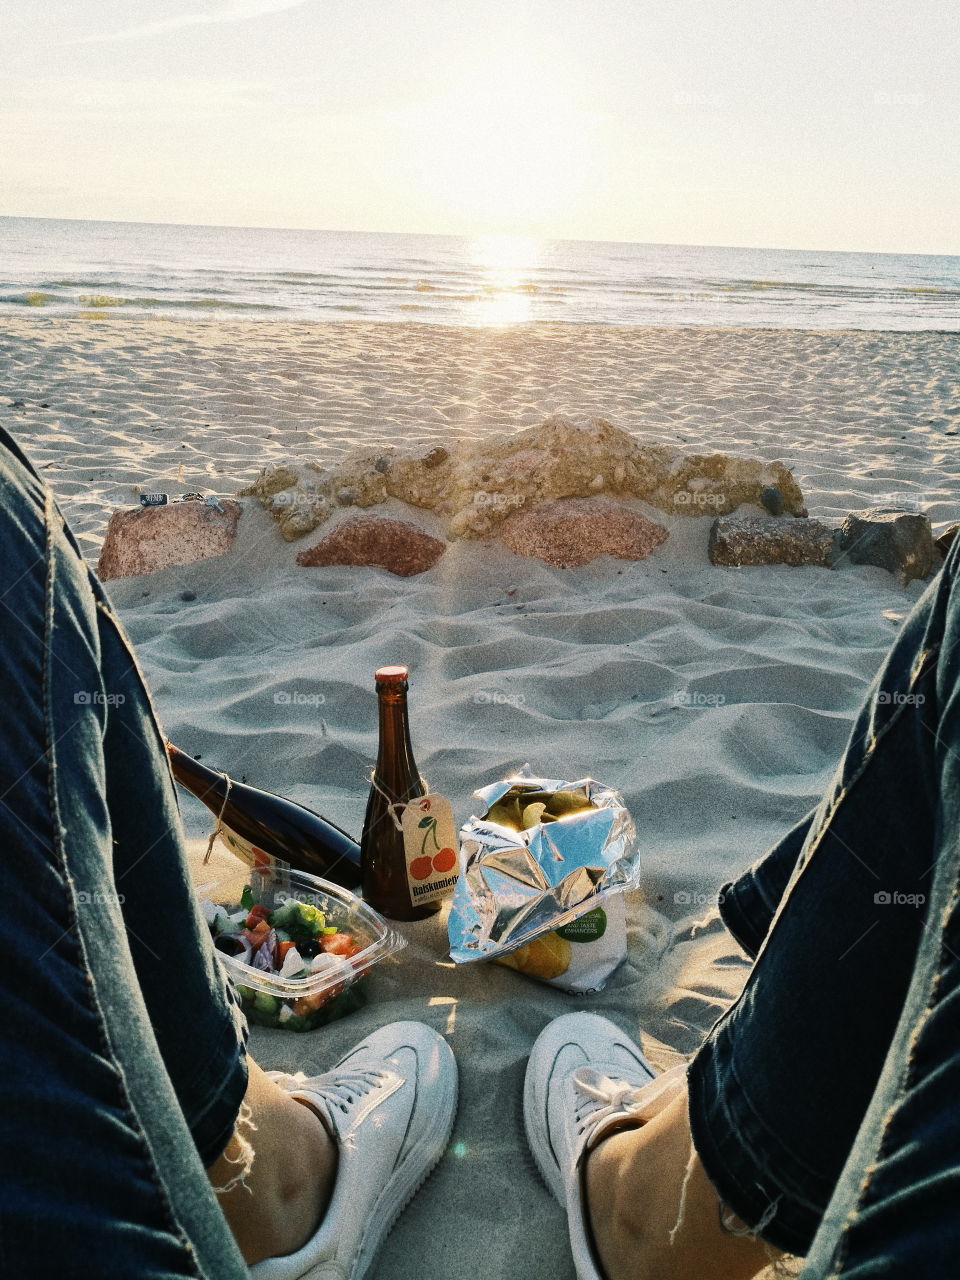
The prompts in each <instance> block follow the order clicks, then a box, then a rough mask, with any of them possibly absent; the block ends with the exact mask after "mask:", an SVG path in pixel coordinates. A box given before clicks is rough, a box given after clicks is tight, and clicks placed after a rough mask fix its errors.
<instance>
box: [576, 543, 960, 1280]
mask: <svg viewBox="0 0 960 1280" xmlns="http://www.w3.org/2000/svg"><path fill="white" fill-rule="evenodd" d="M957 571H958V549H957V548H954V550H953V552H952V553H951V555H950V556H949V557H948V560H947V562H946V564H945V566H944V569H943V571H942V573H941V575H940V576H939V577H938V579H937V580H936V581H935V582H934V583H932V584H931V586H930V587H929V588H928V590H927V592H926V593H925V594H924V596H923V597H922V599H921V600H920V601H919V602H918V604H917V606H916V608H915V609H914V611H913V612H912V614H911V616H910V618H909V619H908V620H907V622H906V624H905V626H904V628H903V630H902V632H901V634H900V636H899V637H898V640H897V643H896V644H895V645H894V647H893V649H892V651H891V654H890V656H889V657H888V659H887V661H886V662H885V664H884V666H883V667H882V669H881V671H880V673H879V674H878V677H877V679H876V680H875V682H874V684H873V686H872V688H871V692H870V695H869V697H868V699H867V702H866V705H865V706H864V708H863V710H862V711H861V713H860V715H859V716H858V718H857V721H856V723H855V725H854V728H853V732H852V734H851V738H850V742H849V744H848V747H847V749H846V752H845V754H844V757H843V759H842V761H841V764H840V766H839V768H838V770H837V773H836V776H835V778H834V780H833V783H832V784H831V786H830V787H829V788H828V790H827V793H826V794H825V796H824V798H823V800H822V802H821V804H820V806H819V807H818V809H817V810H816V811H815V812H814V814H812V815H810V817H809V818H808V819H807V820H805V822H804V823H803V824H801V825H800V827H798V828H795V830H794V832H793V833H791V836H790V837H788V838H787V839H786V841H785V842H784V843H783V845H782V846H780V847H779V853H780V856H778V857H777V858H775V859H774V860H773V861H772V863H770V864H769V866H768V868H767V870H769V871H770V872H771V875H770V876H769V877H768V878H767V881H766V883H763V876H764V867H763V864H761V866H760V867H759V868H755V869H754V874H753V875H751V876H750V877H748V879H747V880H746V881H744V882H741V885H740V886H734V889H737V888H738V887H739V888H742V889H744V890H745V892H743V893H740V894H739V895H738V894H737V893H734V894H732V895H731V897H730V901H729V902H728V903H727V904H726V905H727V906H728V911H727V912H726V913H725V914H726V916H727V918H728V922H730V923H731V924H732V927H733V930H734V932H735V933H738V935H739V936H740V937H741V940H742V941H743V942H744V944H745V945H746V946H747V947H748V949H752V947H754V946H756V947H757V948H758V956H757V960H756V963H755V965H754V969H753V971H752V974H751V976H750V979H749V980H748V983H747V985H746V987H745V989H744V993H743V995H742V996H741V998H740V1000H738V1001H737V1003H736V1004H735V1005H734V1006H733V1007H732V1009H731V1010H729V1011H728V1012H727V1013H726V1014H725V1015H724V1017H723V1018H722V1019H721V1020H720V1022H719V1023H718V1024H717V1026H716V1027H715V1028H714V1029H713V1031H712V1032H711V1034H710V1036H709V1037H708V1040H707V1041H706V1043H705V1045H704V1046H703V1047H702V1048H701V1050H700V1052H699V1053H698V1054H697V1056H696V1058H695V1059H694V1061H693V1063H692V1064H691V1067H690V1070H689V1076H688V1088H689V1099H688V1101H687V1102H685V1101H684V1099H683V1098H682V1096H681V1097H680V1098H678V1099H673V1100H672V1101H671V1104H670V1105H669V1106H665V1105H663V1102H665V1101H666V1099H661V1103H660V1104H659V1109H658V1110H657V1111H656V1113H655V1114H651V1115H644V1116H643V1117H642V1118H643V1120H644V1121H645V1123H644V1124H643V1126H642V1127H634V1128H632V1129H629V1130H627V1131H625V1132H623V1133H621V1134H617V1135H614V1136H609V1137H607V1138H606V1139H605V1140H604V1141H601V1142H600V1143H599V1145H596V1147H595V1149H594V1150H593V1151H592V1152H591V1153H590V1154H589V1155H584V1156H583V1164H584V1168H585V1175H584V1184H585V1185H584V1188H583V1192H582V1195H583V1197H584V1199H586V1201H587V1205H586V1209H587V1213H588V1219H589V1220H590V1221H591V1224H592V1227H593V1231H594V1240H593V1243H594V1250H595V1252H594V1255H593V1263H594V1264H596V1266H597V1267H598V1268H599V1267H600V1266H601V1265H602V1266H604V1267H605V1268H606V1275H607V1277H608V1280H620V1277H621V1276H623V1277H626V1276H628V1275H629V1276H633V1275H637V1274H639V1275H644V1277H646V1276H647V1275H649V1276H656V1275H659V1274H669V1275H671V1276H672V1277H674V1280H682V1277H683V1276H685V1275H688V1274H689V1275H691V1276H693V1275H696V1276H697V1277H698V1278H699V1280H708V1278H709V1277H720V1276H724V1277H726V1276H739V1275H750V1274H752V1273H753V1271H755V1270H757V1269H759V1267H760V1266H762V1265H763V1261H764V1256H763V1254H762V1253H760V1252H756V1253H755V1254H754V1256H753V1257H750V1256H747V1255H745V1254H744V1252H743V1249H742V1245H743V1241H742V1239H741V1238H738V1236H737V1235H736V1234H735V1232H738V1231H741V1230H745V1231H747V1232H752V1233H754V1234H757V1235H762V1237H763V1240H764V1241H768V1242H771V1243H772V1244H773V1245H774V1246H776V1247H777V1248H779V1249H784V1250H787V1251H790V1252H798V1253H804V1252H806V1250H807V1248H808V1247H809V1245H810V1242H811V1240H812V1238H813V1236H814V1234H815V1232H816V1230H817V1227H818V1225H819V1223H820V1221H821V1219H822V1218H823V1215H824V1211H825V1209H826V1205H827V1203H828V1201H829V1200H830V1197H831V1193H832V1192H833V1189H834V1187H835V1186H836V1184H837V1181H838V1179H839V1177H840V1173H841V1170H842V1169H843V1167H844V1164H845V1162H846V1160H847V1158H848V1156H849V1154H850V1152H851V1150H852V1149H853V1148H854V1145H855V1140H856V1137H857V1131H858V1129H859V1128H860V1124H861V1121H862V1119H863V1116H864V1114H865V1112H866V1111H867V1108H868V1106H869V1105H870V1101H871V1097H872V1096H873V1094H874V1091H875V1090H876V1088H877V1082H878V1080H879V1078H880V1074H881V1069H882V1068H883V1064H884V1060H885V1059H886V1057H887V1052H888V1049H889V1046H890V1043H891V1040H892V1038H893V1036H894V1033H895V1030H896V1028H897V1024H898V1020H899V1019H900V1015H901V1011H902V1010H903V1007H904V1002H905V999H906V995H907V991H908V988H909V986H910V983H911V978H912V975H913V973H914V969H915V966H916V964H917V955H918V947H919V944H920V939H921V936H922V934H923V930H924V927H925V924H926V919H927V916H926V911H925V904H926V901H927V899H928V898H929V896H930V892H931V889H930V884H931V878H932V877H931V872H932V870H933V868H934V866H935V865H938V864H940V865H942V864H943V860H944V858H945V857H949V854H950V841H951V840H952V839H953V838H954V837H953V835H952V834H951V833H952V832H955V830H956V822H955V819H956V814H955V813H954V809H955V806H956V797H957V796H958V794H960V786H958V782H960V775H958V770H957V760H956V757H955V755H954V754H953V747H954V744H958V743H960V726H958V724H957V720H956V702H957V697H958V693H957V690H958V687H960V681H958V676H960V650H958V643H960V597H958V594H957V582H956V578H957ZM798 846H799V847H798ZM757 872H759V876H758V875H757V874H756V873H757ZM784 881H786V887H785V888H784ZM758 882H759V883H758ZM778 895H779V896H778ZM738 898H739V904H740V905H741V906H742V905H744V904H746V906H745V909H744V910H742V911H740V912H737V911H736V910H735V909H733V910H731V909H729V908H730V907H731V904H734V903H736V901H737V899H738ZM931 924H932V926H933V927H934V928H937V929H938V928H939V922H938V920H936V919H932V918H931ZM941 1047H942V1044H941ZM638 1105H640V1106H642V1102H638ZM691 1133H692V1143H691ZM684 1151H686V1152H687V1160H686V1162H685V1163H684V1164H683V1165H681V1164H680V1157H681V1156H682V1154H683V1152H684ZM591 1184H592V1185H591ZM616 1187H619V1199H618V1200H617V1199H616V1198H615V1197H614V1193H613V1189H614V1188H616ZM591 1193H592V1194H591ZM665 1195H666V1200H665ZM670 1200H672V1202H673V1204H674V1205H675V1206H676V1215H675V1220H674V1224H673V1228H672V1229H671V1230H670V1231H667V1230H666V1229H665V1227H664V1224H665V1222H666V1221H667V1220H668V1219H669V1217H670V1214H669V1212H668V1210H669V1203H668V1202H669V1201H670ZM628 1203H632V1204H633V1205H635V1206H636V1209H635V1211H634V1213H633V1214H632V1215H629V1214H627V1213H626V1211H625V1206H626V1205H627V1204H628ZM614 1204H618V1205H619V1208H620V1211H619V1213H611V1212H610V1209H611V1206H612V1205H614ZM646 1206H651V1207H652V1208H653V1210H654V1213H653V1217H654V1218H656V1220H657V1223H658V1224H659V1225H656V1226H655V1234H656V1236H657V1237H658V1238H657V1239H653V1238H652V1235H651V1228H650V1215H648V1214H646ZM594 1214H595V1215H596V1217H594V1216H593V1215H594ZM721 1215H722V1221H723V1222H725V1223H726V1224H727V1226H726V1228H724V1227H723V1226H722V1222H721ZM625 1221H627V1222H628V1223H629V1222H631V1221H632V1224H633V1239H630V1238H627V1237H625V1231H624V1222H625ZM710 1224H712V1227H711V1229H710V1230H706V1229H707V1227H708V1226H709V1225H710ZM731 1228H732V1230H731ZM705 1231H706V1234H704V1232H705ZM698 1241H699V1243H698ZM625 1244H626V1245H632V1246H633V1248H632V1251H631V1250H630V1249H626V1250H625V1249H624V1248H623V1246H624V1245H625ZM752 1245H753V1247H754V1248H755V1249H759V1247H760V1246H759V1244H758V1242H756V1241H754V1242H752ZM681 1259H682V1261H681ZM641 1263H642V1265H641ZM744 1268H745V1269H744ZM751 1268H753V1271H752V1270H751ZM583 1274H595V1272H590V1271H589V1270H588V1271H586V1272H584V1273H583Z"/></svg>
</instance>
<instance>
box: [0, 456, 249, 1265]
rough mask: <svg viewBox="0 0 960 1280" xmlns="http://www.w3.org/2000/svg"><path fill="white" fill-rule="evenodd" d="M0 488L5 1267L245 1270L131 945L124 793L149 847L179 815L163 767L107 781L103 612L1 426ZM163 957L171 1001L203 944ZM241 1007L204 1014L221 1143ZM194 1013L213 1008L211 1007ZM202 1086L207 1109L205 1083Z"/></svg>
mask: <svg viewBox="0 0 960 1280" xmlns="http://www.w3.org/2000/svg"><path fill="white" fill-rule="evenodd" d="M0 504H2V522H0V615H2V635H3V662H2V664H0V689H2V697H3V706H4V713H5V714H4V750H3V752H2V753H0V842H2V848H3V854H2V857H0V885H2V900H3V903H4V916H5V921H6V927H5V929H4V935H3V963H2V966H0V991H2V1001H3V1008H4V1018H3V1024H2V1029H0V1111H2V1113H3V1115H4V1117H5V1124H6V1132H7V1135H8V1155H7V1159H5V1160H4V1162H3V1167H2V1169H0V1239H2V1242H3V1244H2V1256H3V1267H4V1271H5V1272H7V1273H9V1274H11V1275H14V1274H16V1275H20V1276H25V1277H29V1276H38V1277H39V1276H49V1275H58V1276H64V1277H70V1276H88V1275H90V1274H91V1273H92V1272H93V1271H95V1272H96V1274H97V1275H98V1276H103V1277H112V1276H116V1277H123V1278H124V1280H129V1277H131V1276H137V1275H146V1274H151V1275H154V1274H155V1275H163V1276H171V1277H173V1276H215V1277H218V1278H219V1277H237V1278H238V1280H239V1278H240V1277H243V1276H244V1275H245V1274H246V1271H245V1267H244V1265H243V1261H242V1259H241V1257H240V1254H239V1252H238V1250H237V1248H236V1245H235V1243H234V1241H233V1237H232V1235H231V1233H230V1231H229V1229H228V1227H227V1224H226V1222H225V1220H224V1217H223V1214H222V1213H221V1211H220V1209H219V1207H218V1205H217V1201H216V1197H215V1195H214V1193H213V1191H212V1189H211V1188H210V1185H209V1182H208V1180H207V1178H206V1176H205V1172H204V1166H203V1161H202V1158H201V1155H200V1153H199V1152H198V1147H197V1145H196V1144H195V1142H194V1140H193V1137H192V1135H191V1130H190V1127H189V1124H188V1121H187V1120H186V1119H185V1118H184V1112H183V1111H182V1110H181V1107H180V1104H179V1102H178V1098H177V1094H176V1092H175V1090H174V1087H173V1085H172V1084H171V1080H170V1076H169V1074H168V1071H167V1069H166V1067H165V1063H164V1060H163V1057H162V1054H161V1052H160V1048H159V1045H158V1041H157V1037H156V1034H155V1032H154V1029H153V1026H152V1023H151V1017H150V1015H149V1013H148V1010H147V1008H146V1006H145V1004H144V1001H143V997H142V994H141V989H140V984H139V980H138V972H137V969H136V967H135V959H134V954H133V946H134V945H136V946H137V947H138V948H139V947H141V945H142V944H141V942H140V941H139V940H138V939H135V938H134V937H133V934H132V933H131V932H130V931H129V930H128V927H127V921H126V919H125V916H124V908H125V907H127V906H128V905H129V903H128V902H125V901H121V897H122V895H123V894H124V886H123V884H122V883H118V882H117V880H116V877H115V870H114V849H115V846H114V839H115V827H114V815H113V812H112V810H113V808H114V807H116V806H118V805H120V806H121V807H123V805H125V806H126V807H127V808H128V809H129V810H130V811H132V812H139V813H140V814H141V815H142V819H143V830H142V832H141V839H142V848H143V850H144V851H146V850H147V849H148V848H149V846H150V845H151V843H153V842H154V841H156V840H157V838H158V837H160V836H163V835H164V834H165V837H166V843H167V845H169V839H170V838H169V833H162V832H161V831H158V830H157V827H158V825H159V826H163V824H164V823H165V822H166V820H167V819H166V815H165V813H164V812H163V811H161V812H160V813H159V814H158V812H157V809H156V808H155V806H154V803H153V801H154V797H153V796H152V795H151V794H150V788H151V787H153V786H154V785H155V783H154V780H153V779H151V778H150V777H146V778H133V779H131V782H130V786H131V792H130V793H129V794H128V795H126V796H125V797H123V801H122V804H121V801H120V798H119V797H118V796H117V795H116V794H113V795H110V794H108V793H109V792H110V777H109V770H108V766H107V763H106V755H105V746H104V744H105V738H106V736H107V733H108V729H107V722H108V720H109V719H110V716H111V713H112V712H113V711H114V710H115V706H114V705H113V704H111V703H109V702H108V701H107V699H108V697H109V695H110V692H111V690H110V686H109V682H108V683H105V681H104V677H103V675H102V673H101V659H102V650H101V644H102V640H101V619H100V617H99V616H98V614H99V610H98V607H97V605H96V602H95V599H94V596H93V594H92V592H91V589H90V586H89V583H88V580H87V575H86V571H85V569H84V568H83V565H82V561H81V559H80V557H79V554H78V552H77V550H76V547H75V544H74V543H73V542H72V540H71V538H70V537H69V534H68V532H67V531H66V529H65V527H64V524H63V521H62V519H61V517H60V516H59V513H58V512H57V510H56V507H55V505H54V504H53V502H52V499H51V498H50V495H49V493H48V492H47V491H46V490H45V489H44V487H43V486H42V485H41V484H40V482H39V480H38V479H37V478H36V476H35V474H34V473H33V472H32V471H31V470H30V469H29V467H28V466H27V464H26V462H25V460H24V459H23V457H22V455H20V453H19V451H18V450H17V449H16V447H15V446H14V445H13V444H12V442H11V441H9V439H8V438H6V437H4V438H3V439H0ZM169 882H170V875H169V869H168V868H165V867H162V866H158V867H157V868H156V876H155V879H154V881H153V886H152V892H151V895H150V903H151V905H152V906H153V907H154V908H155V910H156V911H157V913H158V914H162V913H163V912H164V911H166V910H167V907H166V905H165V899H166V894H167V887H168V885H169ZM174 909H176V906H175V907H174ZM136 927H137V926H136V924H134V925H133V928H134V929H135V928H136ZM171 928H172V929H173V930H174V931H175V932H176V931H178V930H179V926H177V925H175V924H174V923H173V921H171ZM181 936H182V935H181ZM164 960H165V966H164V967H165V973H166V979H167V999H168V1000H169V1002H170V1003H171V1004H172V1005H173V1006H174V1007H177V1006H178V1004H179V1000H178V994H177V992H178V988H179V984H180V982H181V981H186V982H187V983H188V984H190V978H189V976H188V975H189V971H190V968H191V964H192V961H193V956H192V955H191V954H190V953H189V952H188V953H186V954H179V955H178V954H176V953H175V952H170V951H167V952H166V953H165V954H163V955H160V956H158V958H157V963H158V964H159V965H161V966H163V965H164ZM198 963H199V961H198ZM206 977H207V978H208V979H210V980H211V981H212V980H213V973H212V972H210V973H208V974H207V975H206ZM188 989H189V990H190V991H191V994H192V995H195V994H196V993H195V992H194V991H193V988H192V987H190V986H188ZM221 994H222V993H221ZM210 1004H211V1005H212V1004H213V999H212V997H211V1000H210ZM179 1007H180V1008H181V1010H184V1006H183V1005H179ZM234 1008H235V1006H231V1005H230V1004H229V1003H228V1002H227V998H226V996H225V994H222V1004H221V1005H220V1007H219V1008H215V1009H214V1027H213V1030H212V1032H211V1033H210V1034H209V1036H208V1034H207V1033H206V1032H205V1030H204V1028H203V1026H202V1023H201V1024H199V1025H198V1026H197V1027H196V1028H195V1033H196V1035H197V1037H198V1039H200V1040H201V1041H206V1043H207V1045H208V1046H209V1047H210V1049H211V1053H212V1055H213V1056H214V1057H216V1056H217V1055H218V1054H219V1055H220V1057H221V1060H222V1055H223V1050H224V1046H225V1045H226V1044H229V1043H231V1041H232V1055H233V1057H232V1062H233V1067H232V1069H231V1070H230V1071H229V1072H228V1073H227V1077H226V1079H225V1080H224V1081H221V1082H220V1086H219V1088H213V1089H212V1090H211V1088H210V1085H211V1082H210V1079H209V1076H207V1077H206V1079H207V1089H208V1092H207V1095H206V1096H207V1097H208V1098H211V1099H212V1098H213V1096H214V1094H217V1095H219V1096H221V1097H222V1099H223V1101H224V1103H225V1104H226V1110H224V1111H223V1112H222V1114H220V1115H219V1116H215V1114H214V1113H215V1112H216V1110H217V1108H216V1106H215V1105H214V1104H213V1103H212V1102H211V1105H210V1107H209V1109H208V1112H209V1114H208V1116H206V1117H204V1116H199V1115H197V1116H194V1117H193V1119H194V1120H195V1121H196V1122H197V1123H198V1132H199V1133H200V1138H201V1141H202V1142H203V1143H205V1144H208V1145H209V1144H212V1145H210V1149H212V1146H215V1145H216V1143H217V1142H219V1141H220V1140H221V1138H222V1141H223V1142H224V1143H225V1142H226V1141H227V1139H228V1137H229V1130H230V1128H231V1127H232V1124H233V1120H234V1118H235V1111H234V1115H233V1116H231V1115H229V1114H228V1113H229V1109H230V1108H231V1107H232V1108H237V1107H239V1101H240V1097H241V1096H242V1093H243V1088H244V1085H245V1073H244V1071H243V1067H242V1053H241V1050H242V1039H241V1035H240V1025H241V1024H240V1023H239V1022H238V1021H237V1020H236V1016H235V1014H234V1012H233V1010H234ZM190 1012H191V1014H192V1013H193V1012H194V1010H193V1009H191V1010H190ZM195 1012H196V1013H197V1015H198V1016H199V1017H201V1018H202V1017H203V1014H204V1012H205V1009H204V1007H202V1006H200V1007H197V1008H196V1010H195ZM194 1097H195V1099H196V1105H198V1106H200V1107H201V1109H202V1108H203V1104H202V1102H201V1092H198V1093H197V1094H195V1095H194ZM204 1120H207V1121H208V1125H209V1129H208V1131H207V1132H201V1131H202V1130H203V1129H204V1123H203V1122H204ZM215 1129H218V1130H220V1132H219V1133H214V1130H215ZM224 1130H226V1132H223V1131H224Z"/></svg>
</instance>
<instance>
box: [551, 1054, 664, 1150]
mask: <svg viewBox="0 0 960 1280" xmlns="http://www.w3.org/2000/svg"><path fill="white" fill-rule="evenodd" d="M686 1071H687V1068H686V1064H685V1063H678V1064H677V1066H675V1067H671V1068H670V1070H669V1071H665V1072H664V1073H663V1074H662V1075H659V1076H657V1077H655V1079H656V1087H654V1088H651V1085H653V1083H654V1081H653V1080H652V1079H651V1080H649V1081H647V1083H646V1084H644V1085H640V1086H638V1085H635V1084H628V1083H627V1081H626V1080H615V1079H613V1078H612V1077H611V1076H605V1075H601V1074H600V1072H599V1071H597V1070H596V1069H595V1068H593V1067H580V1068H579V1069H578V1070H577V1071H575V1072H574V1073H573V1085H574V1088H575V1090H576V1091H577V1094H578V1095H579V1097H578V1101H577V1107H576V1118H577V1132H578V1134H579V1135H580V1136H581V1137H583V1136H584V1135H585V1134H586V1135H587V1141H588V1142H589V1141H590V1139H591V1138H592V1137H593V1135H594V1134H595V1133H596V1131H597V1129H598V1128H599V1127H600V1126H601V1125H602V1124H603V1123H604V1122H605V1121H606V1120H609V1119H612V1118H614V1117H617V1116H622V1117H629V1116H636V1115H637V1114H638V1113H639V1112H640V1111H641V1110H644V1109H646V1108H647V1107H648V1106H649V1105H650V1104H651V1103H652V1102H653V1101H654V1100H655V1099H656V1098H659V1097H660V1096H661V1094H663V1093H665V1092H666V1091H667V1090H668V1089H672V1088H674V1087H675V1086H676V1083H677V1080H678V1079H679V1078H682V1077H685V1076H686ZM588 1130H589V1133H587V1131H588Z"/></svg>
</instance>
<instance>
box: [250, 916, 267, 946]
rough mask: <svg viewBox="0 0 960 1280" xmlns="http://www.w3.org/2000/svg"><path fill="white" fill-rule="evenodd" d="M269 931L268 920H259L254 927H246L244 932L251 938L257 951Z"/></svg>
mask: <svg viewBox="0 0 960 1280" xmlns="http://www.w3.org/2000/svg"><path fill="white" fill-rule="evenodd" d="M269 932H270V926H269V924H267V922H266V920H258V921H257V923H256V924H255V925H254V926H253V928H252V929H244V933H245V934H246V935H247V937H248V938H249V939H250V945H251V946H252V947H253V949H254V951H256V949H257V947H259V946H260V944H261V942H263V941H264V940H265V939H266V936H267V934H268V933H269Z"/></svg>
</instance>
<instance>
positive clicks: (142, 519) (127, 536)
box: [97, 498, 243, 580]
mask: <svg viewBox="0 0 960 1280" xmlns="http://www.w3.org/2000/svg"><path fill="white" fill-rule="evenodd" d="M220 505H221V507H222V508H223V511H222V512H221V511H218V510H217V509H216V507H208V506H206V504H205V503H203V502H171V503H168V504H167V505H166V506H164V507H134V508H133V510H126V511H115V512H114V513H113V515H112V516H111V517H110V523H109V524H108V525H107V536H106V537H105V538H104V540H103V548H102V550H101V552H100V559H99V561H98V563H97V575H98V576H99V577H100V578H102V579H104V580H106V579H108V578H130V577H134V576H135V575H137V574H141V573H156V571H157V570H158V569H169V568H170V567H171V566H172V565H178V564H192V563H193V561H194V560H205V559H207V558H208V557H209V556H222V555H223V554H224V553H225V552H227V551H229V550H230V547H231V545H232V543H233V539H234V538H235V536H236V533H237V522H238V520H239V519H240V515H241V513H242V511H243V507H242V506H241V504H240V503H239V502H233V501H231V499H229V498H221V499H220Z"/></svg>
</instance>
